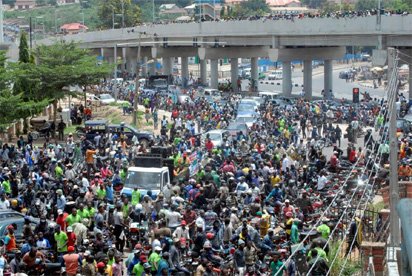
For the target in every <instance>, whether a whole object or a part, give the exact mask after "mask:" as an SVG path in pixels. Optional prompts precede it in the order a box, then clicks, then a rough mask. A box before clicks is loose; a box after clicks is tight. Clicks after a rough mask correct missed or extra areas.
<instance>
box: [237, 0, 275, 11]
mask: <svg viewBox="0 0 412 276" xmlns="http://www.w3.org/2000/svg"><path fill="white" fill-rule="evenodd" d="M240 6H241V7H242V8H243V9H246V10H249V12H252V11H255V12H257V13H258V14H259V13H266V12H270V9H269V6H268V4H267V3H266V1H265V0H248V1H244V2H241V3H240Z"/></svg>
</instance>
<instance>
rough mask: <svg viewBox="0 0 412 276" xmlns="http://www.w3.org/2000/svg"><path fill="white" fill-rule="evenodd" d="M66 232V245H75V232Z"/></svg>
mask: <svg viewBox="0 0 412 276" xmlns="http://www.w3.org/2000/svg"><path fill="white" fill-rule="evenodd" d="M66 234H67V246H68V247H69V246H75V243H76V234H75V233H73V232H71V233H66Z"/></svg>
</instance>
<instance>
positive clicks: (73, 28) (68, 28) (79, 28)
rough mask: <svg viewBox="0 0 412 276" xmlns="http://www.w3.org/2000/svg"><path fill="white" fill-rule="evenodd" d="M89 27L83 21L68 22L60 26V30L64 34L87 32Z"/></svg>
mask: <svg viewBox="0 0 412 276" xmlns="http://www.w3.org/2000/svg"><path fill="white" fill-rule="evenodd" d="M88 29H89V28H88V27H87V26H85V25H83V24H81V23H68V24H64V25H63V26H61V27H60V32H62V33H64V34H77V33H83V32H86V31H87V30H88Z"/></svg>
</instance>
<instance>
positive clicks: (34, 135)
mask: <svg viewBox="0 0 412 276" xmlns="http://www.w3.org/2000/svg"><path fill="white" fill-rule="evenodd" d="M31 137H32V138H33V140H37V139H39V133H38V132H37V131H33V132H32V133H31Z"/></svg>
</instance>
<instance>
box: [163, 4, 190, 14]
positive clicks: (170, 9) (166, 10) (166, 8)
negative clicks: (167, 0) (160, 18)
mask: <svg viewBox="0 0 412 276" xmlns="http://www.w3.org/2000/svg"><path fill="white" fill-rule="evenodd" d="M159 10H160V12H159V13H160V14H161V15H176V16H185V15H187V11H186V10H185V9H184V8H179V7H178V6H177V5H176V4H162V5H160V7H159Z"/></svg>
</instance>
